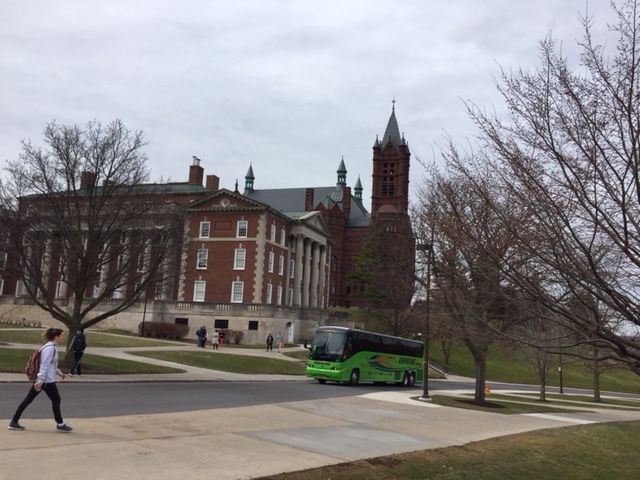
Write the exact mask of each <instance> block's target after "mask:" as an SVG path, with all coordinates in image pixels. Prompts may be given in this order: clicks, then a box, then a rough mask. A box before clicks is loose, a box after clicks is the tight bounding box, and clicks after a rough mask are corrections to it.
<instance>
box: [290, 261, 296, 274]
mask: <svg viewBox="0 0 640 480" xmlns="http://www.w3.org/2000/svg"><path fill="white" fill-rule="evenodd" d="M295 272H296V261H295V260H294V259H293V258H292V259H291V260H289V278H293V276H294V274H295Z"/></svg>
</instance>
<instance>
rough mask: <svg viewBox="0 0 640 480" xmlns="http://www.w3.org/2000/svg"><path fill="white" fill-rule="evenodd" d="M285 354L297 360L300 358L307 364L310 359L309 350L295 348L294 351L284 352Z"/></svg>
mask: <svg viewBox="0 0 640 480" xmlns="http://www.w3.org/2000/svg"><path fill="white" fill-rule="evenodd" d="M284 355H286V356H287V357H291V358H295V359H296V360H300V361H301V362H304V363H305V365H306V363H307V360H309V350H295V351H293V352H284Z"/></svg>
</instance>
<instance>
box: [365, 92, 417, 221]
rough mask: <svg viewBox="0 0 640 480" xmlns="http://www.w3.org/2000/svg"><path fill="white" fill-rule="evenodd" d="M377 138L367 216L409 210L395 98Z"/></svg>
mask: <svg viewBox="0 0 640 480" xmlns="http://www.w3.org/2000/svg"><path fill="white" fill-rule="evenodd" d="M392 103H393V107H392V108H391V117H389V122H388V123H387V128H386V130H385V131H384V135H383V137H382V139H381V140H380V139H379V138H378V137H377V136H376V141H375V143H374V144H373V179H372V185H371V188H372V192H371V216H372V217H373V218H375V217H377V216H378V214H380V213H395V214H404V215H407V214H408V210H409V159H410V157H411V153H410V152H409V145H408V144H407V142H406V141H405V139H404V134H403V135H402V136H401V135H400V129H399V128H398V121H397V120H396V105H395V103H396V101H395V100H393V101H392Z"/></svg>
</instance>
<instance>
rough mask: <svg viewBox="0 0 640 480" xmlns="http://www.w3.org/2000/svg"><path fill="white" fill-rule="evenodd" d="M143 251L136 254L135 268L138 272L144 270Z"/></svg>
mask: <svg viewBox="0 0 640 480" xmlns="http://www.w3.org/2000/svg"><path fill="white" fill-rule="evenodd" d="M144 264H145V261H144V252H142V253H139V254H138V262H137V265H136V270H137V271H138V273H139V272H144Z"/></svg>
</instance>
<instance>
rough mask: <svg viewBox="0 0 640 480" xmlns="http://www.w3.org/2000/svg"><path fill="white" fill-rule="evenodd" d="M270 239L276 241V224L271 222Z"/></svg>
mask: <svg viewBox="0 0 640 480" xmlns="http://www.w3.org/2000/svg"><path fill="white" fill-rule="evenodd" d="M269 240H271V241H272V242H275V241H276V225H275V223H273V224H271V234H270V235H269Z"/></svg>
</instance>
